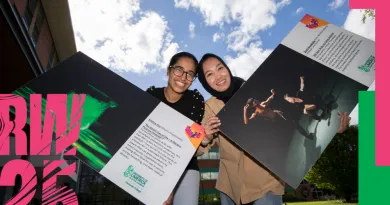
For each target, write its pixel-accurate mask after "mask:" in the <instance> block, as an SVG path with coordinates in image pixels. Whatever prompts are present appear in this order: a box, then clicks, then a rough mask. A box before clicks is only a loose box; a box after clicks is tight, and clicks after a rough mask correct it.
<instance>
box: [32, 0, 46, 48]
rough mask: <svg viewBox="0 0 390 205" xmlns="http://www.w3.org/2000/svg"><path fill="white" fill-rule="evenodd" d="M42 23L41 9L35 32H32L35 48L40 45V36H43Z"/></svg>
mask: <svg viewBox="0 0 390 205" xmlns="http://www.w3.org/2000/svg"><path fill="white" fill-rule="evenodd" d="M42 22H43V10H42V8H41V7H40V8H39V10H38V12H37V17H36V19H35V24H34V30H33V32H32V40H33V43H34V46H36V44H37V43H38V39H39V36H40V34H41V29H42Z"/></svg>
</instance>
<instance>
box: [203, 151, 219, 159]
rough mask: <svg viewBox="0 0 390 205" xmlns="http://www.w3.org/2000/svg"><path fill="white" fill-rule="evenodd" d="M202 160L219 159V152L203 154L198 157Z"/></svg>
mask: <svg viewBox="0 0 390 205" xmlns="http://www.w3.org/2000/svg"><path fill="white" fill-rule="evenodd" d="M198 159H200V160H202V159H203V160H207V159H212V160H217V159H219V152H209V153H207V154H203V155H201V156H199V157H198Z"/></svg>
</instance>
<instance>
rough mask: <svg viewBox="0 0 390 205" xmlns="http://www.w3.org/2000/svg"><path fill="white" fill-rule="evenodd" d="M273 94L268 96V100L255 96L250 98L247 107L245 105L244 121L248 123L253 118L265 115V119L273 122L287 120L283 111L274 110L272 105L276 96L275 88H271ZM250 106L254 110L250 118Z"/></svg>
mask: <svg viewBox="0 0 390 205" xmlns="http://www.w3.org/2000/svg"><path fill="white" fill-rule="evenodd" d="M271 93H272V94H271V96H269V97H268V98H267V100H266V101H263V102H260V101H258V100H256V99H254V98H250V99H248V101H247V103H246V105H245V107H244V123H245V124H248V120H252V119H254V118H256V117H263V118H264V119H265V120H271V121H272V122H276V121H278V120H286V118H285V117H284V116H283V112H281V111H279V110H274V109H272V107H271V106H270V104H271V102H272V100H273V99H274V96H275V90H274V89H272V90H271ZM248 108H250V110H252V112H251V113H252V114H250V117H249V118H248V116H249V115H248Z"/></svg>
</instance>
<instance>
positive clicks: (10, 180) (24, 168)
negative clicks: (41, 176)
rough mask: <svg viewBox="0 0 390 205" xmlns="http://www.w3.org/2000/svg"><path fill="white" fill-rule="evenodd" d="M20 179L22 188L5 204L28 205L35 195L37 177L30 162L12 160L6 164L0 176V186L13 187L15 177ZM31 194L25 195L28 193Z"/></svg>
mask: <svg viewBox="0 0 390 205" xmlns="http://www.w3.org/2000/svg"><path fill="white" fill-rule="evenodd" d="M18 174H19V175H20V176H21V177H22V186H21V189H20V191H19V193H18V194H17V195H16V196H14V197H13V198H11V199H10V200H8V201H7V202H6V203H5V204H6V205H12V204H28V203H29V202H30V201H31V199H32V198H33V196H34V195H35V191H36V190H35V188H34V187H35V186H36V185H37V177H36V172H35V168H34V166H33V165H32V164H30V162H28V161H25V160H22V159H14V160H11V161H9V162H7V163H6V164H5V165H4V167H3V169H2V171H1V176H0V186H15V179H16V176H17V175H18ZM31 190H32V192H31V193H29V194H27V193H28V192H30V191H31Z"/></svg>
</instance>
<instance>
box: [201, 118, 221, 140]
mask: <svg viewBox="0 0 390 205" xmlns="http://www.w3.org/2000/svg"><path fill="white" fill-rule="evenodd" d="M219 126H221V121H220V120H219V118H218V117H210V118H209V119H208V120H207V122H206V124H205V125H204V126H203V128H204V130H205V132H206V138H207V140H208V141H211V140H212V139H213V135H214V134H215V133H217V132H219Z"/></svg>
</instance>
